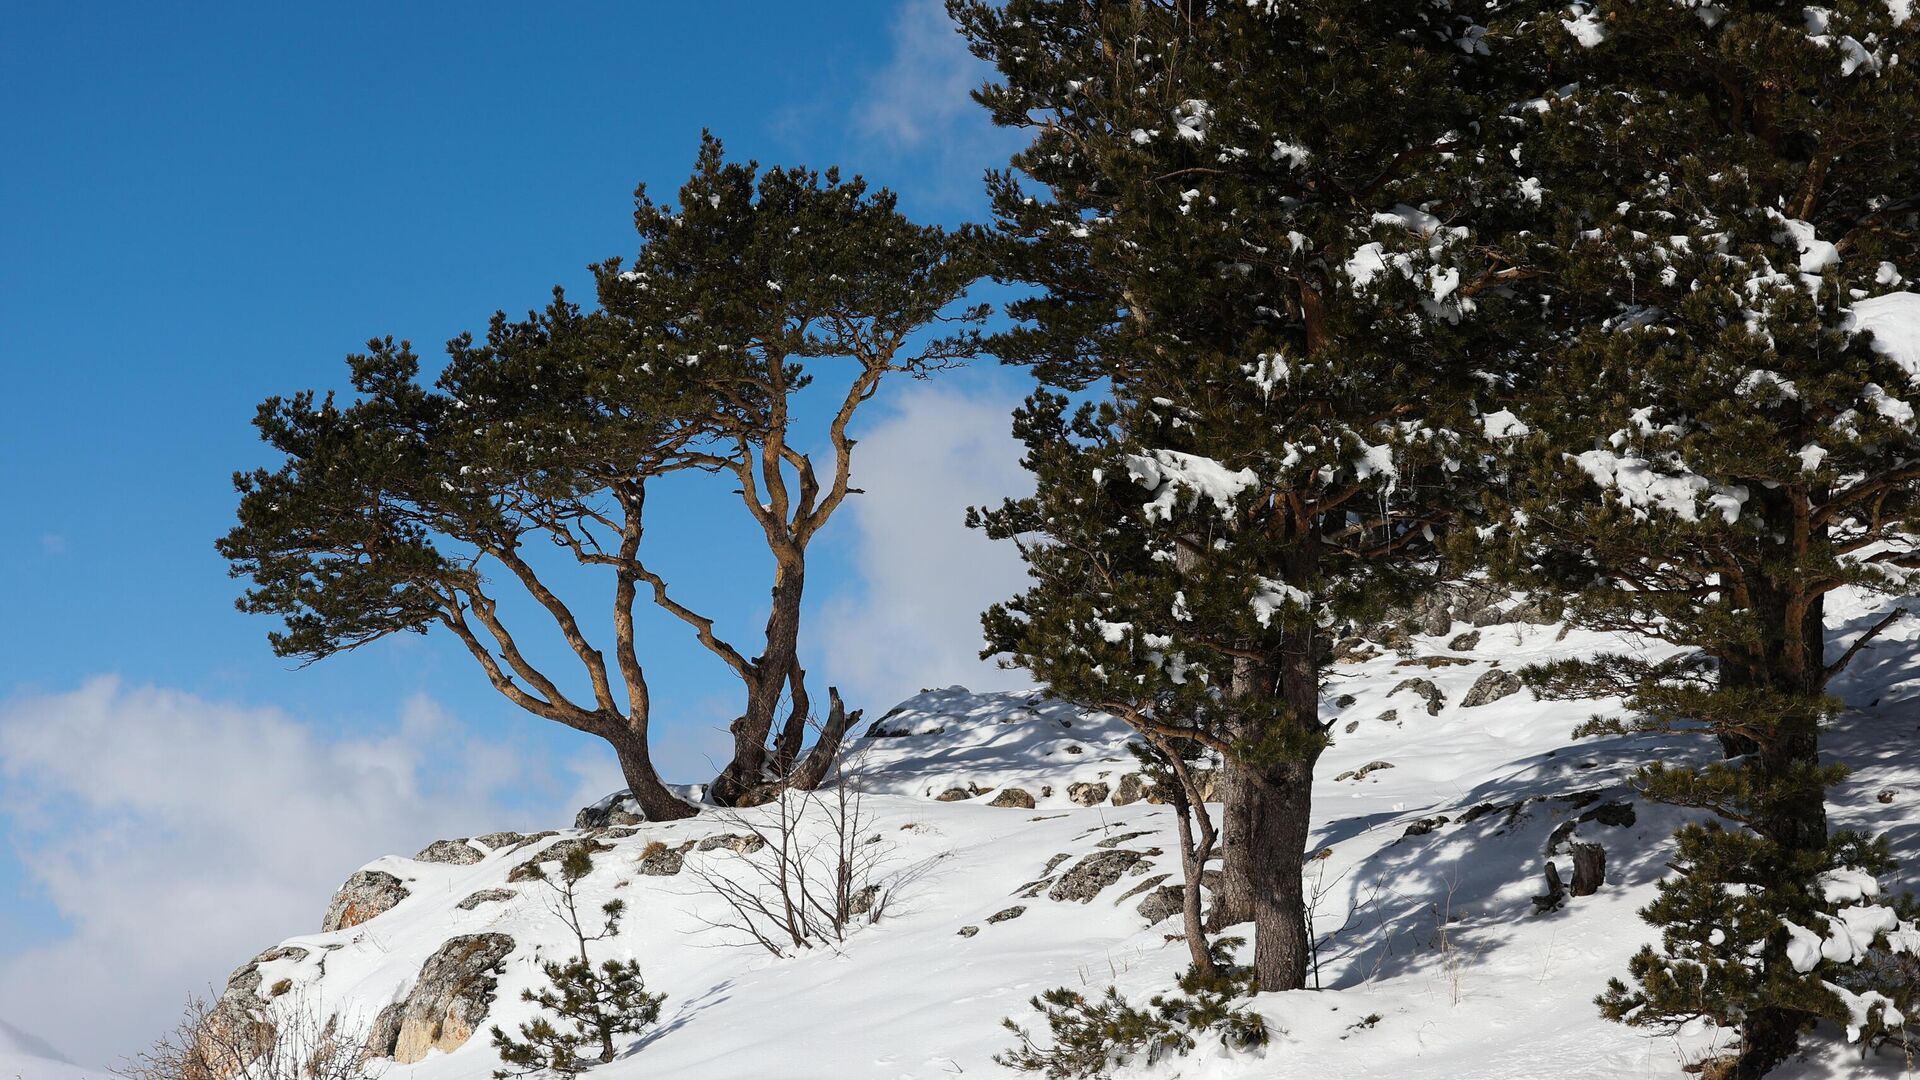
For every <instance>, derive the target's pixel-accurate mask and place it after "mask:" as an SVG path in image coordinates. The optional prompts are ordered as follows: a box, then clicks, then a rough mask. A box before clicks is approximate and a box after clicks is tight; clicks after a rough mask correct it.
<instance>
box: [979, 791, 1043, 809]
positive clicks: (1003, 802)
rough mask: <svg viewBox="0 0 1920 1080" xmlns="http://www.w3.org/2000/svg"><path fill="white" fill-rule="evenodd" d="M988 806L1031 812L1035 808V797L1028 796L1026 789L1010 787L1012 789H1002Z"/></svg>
mask: <svg viewBox="0 0 1920 1080" xmlns="http://www.w3.org/2000/svg"><path fill="white" fill-rule="evenodd" d="M987 805H988V806H1011V807H1014V808H1016V809H1020V810H1031V809H1033V807H1034V802H1033V796H1032V795H1030V794H1028V793H1027V791H1026V789H1024V788H1017V787H1010V788H1001V789H1000V793H999V794H997V795H995V796H994V797H993V801H992V802H990V803H988V804H987Z"/></svg>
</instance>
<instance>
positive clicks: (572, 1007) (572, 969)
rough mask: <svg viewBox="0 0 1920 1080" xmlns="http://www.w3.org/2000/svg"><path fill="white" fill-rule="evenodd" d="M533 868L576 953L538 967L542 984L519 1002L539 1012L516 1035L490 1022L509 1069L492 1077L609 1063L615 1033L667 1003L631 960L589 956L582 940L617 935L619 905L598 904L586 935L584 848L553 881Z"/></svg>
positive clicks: (641, 1022) (649, 1019)
mask: <svg viewBox="0 0 1920 1080" xmlns="http://www.w3.org/2000/svg"><path fill="white" fill-rule="evenodd" d="M533 870H534V876H535V877H536V878H537V879H538V880H540V881H544V882H546V883H547V885H548V886H550V887H551V888H552V889H553V893H554V901H555V905H554V911H555V914H556V915H558V916H559V918H560V920H561V921H562V922H564V923H565V924H566V926H567V929H568V930H570V931H572V933H573V936H574V938H575V941H576V942H577V944H578V947H579V952H578V954H577V955H575V956H572V957H569V958H568V959H566V960H549V961H546V962H545V963H543V964H541V965H540V970H541V971H542V972H543V973H544V974H545V975H546V977H547V986H546V987H544V988H542V989H540V990H537V991H536V990H532V989H528V990H523V991H521V994H520V996H521V999H522V1000H524V1001H528V1002H531V1003H533V1004H535V1005H538V1006H539V1007H540V1009H541V1011H542V1012H543V1013H545V1014H546V1015H542V1016H536V1017H534V1018H533V1019H532V1020H528V1021H526V1022H525V1023H523V1024H521V1025H520V1033H519V1036H518V1037H515V1036H512V1035H509V1034H507V1033H506V1031H504V1030H503V1029H501V1028H500V1026H499V1025H497V1024H496V1025H495V1026H494V1028H493V1048H494V1050H495V1051H496V1052H497V1053H498V1054H499V1055H500V1061H501V1064H503V1065H508V1066H511V1068H509V1069H502V1070H499V1071H496V1072H495V1073H494V1074H493V1075H494V1078H495V1080H507V1078H508V1077H513V1076H528V1075H532V1074H535V1073H540V1072H550V1073H554V1074H555V1075H559V1076H574V1075H577V1074H579V1073H581V1072H584V1071H586V1070H587V1069H588V1068H590V1067H591V1066H593V1065H597V1064H603V1063H605V1062H609V1061H612V1060H613V1055H614V1039H615V1037H616V1036H619V1035H628V1034H637V1033H639V1032H642V1031H645V1030H646V1029H647V1028H648V1027H651V1026H652V1025H653V1024H654V1023H655V1022H656V1021H658V1020H659V1019H660V1003H661V1002H663V1001H665V1000H666V995H665V994H650V993H648V992H647V987H646V983H645V981H644V980H643V979H642V978H641V976H640V964H639V962H638V961H634V960H627V961H624V962H622V961H617V960H603V961H601V963H600V965H599V966H598V967H595V966H594V964H593V960H592V958H591V957H589V956H588V954H587V944H588V943H589V942H593V941H603V940H606V939H607V938H611V937H614V936H615V935H617V934H619V932H620V920H621V917H622V916H623V915H624V914H625V913H626V905H625V903H624V902H622V901H620V900H609V901H607V903H606V904H604V905H602V906H601V909H600V914H601V925H600V929H599V931H598V932H596V933H593V934H588V933H587V932H586V929H585V926H584V924H583V921H582V917H581V912H580V908H579V890H578V887H579V884H580V882H581V881H582V880H583V879H584V878H586V877H587V876H588V875H589V874H591V873H593V856H591V855H589V854H588V853H587V851H586V849H585V848H574V849H572V850H570V851H569V852H568V853H567V855H566V857H565V858H564V859H563V860H562V861H561V864H560V880H559V881H554V880H553V879H552V878H550V877H548V876H547V875H546V874H545V872H544V871H542V870H541V868H540V867H539V865H538V864H535V866H534V868H533Z"/></svg>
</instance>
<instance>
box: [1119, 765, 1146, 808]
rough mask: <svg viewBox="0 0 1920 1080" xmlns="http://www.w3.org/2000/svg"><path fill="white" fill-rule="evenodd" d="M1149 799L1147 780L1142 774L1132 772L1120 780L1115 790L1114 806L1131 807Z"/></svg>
mask: <svg viewBox="0 0 1920 1080" xmlns="http://www.w3.org/2000/svg"><path fill="white" fill-rule="evenodd" d="M1146 797H1147V778H1146V776H1144V775H1143V774H1141V773H1137V772H1130V773H1128V774H1127V775H1125V776H1123V777H1121V778H1120V783H1119V785H1118V786H1116V787H1115V788H1114V789H1113V805H1115V806H1131V805H1133V804H1134V803H1137V802H1139V801H1140V800H1142V799H1144V798H1146Z"/></svg>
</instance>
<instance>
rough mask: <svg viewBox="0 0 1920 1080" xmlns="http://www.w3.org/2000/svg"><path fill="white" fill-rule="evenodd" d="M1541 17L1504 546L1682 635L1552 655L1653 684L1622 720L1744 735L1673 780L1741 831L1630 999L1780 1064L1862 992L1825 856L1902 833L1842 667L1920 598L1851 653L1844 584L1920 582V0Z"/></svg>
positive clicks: (1638, 967) (1608, 605)
mask: <svg viewBox="0 0 1920 1080" xmlns="http://www.w3.org/2000/svg"><path fill="white" fill-rule="evenodd" d="M1536 29H1537V30H1538V32H1539V37H1538V39H1537V40H1538V43H1539V44H1538V50H1539V52H1538V55H1540V56H1541V57H1542V58H1543V59H1544V60H1545V62H1546V66H1545V75H1546V78H1545V79H1544V80H1543V83H1542V86H1541V93H1540V95H1539V96H1538V97H1537V98H1536V99H1534V100H1532V101H1529V102H1526V103H1524V104H1522V105H1521V106H1519V107H1518V108H1517V109H1516V110H1515V111H1514V113H1513V116H1512V117H1511V118H1509V120H1508V121H1507V122H1508V123H1514V122H1517V120H1518V118H1521V117H1528V118H1531V119H1529V120H1528V121H1527V122H1528V123H1529V124H1533V125H1537V126H1536V127H1535V128H1534V134H1533V135H1532V136H1530V138H1529V141H1528V144H1527V145H1526V147H1525V148H1524V150H1523V151H1522V154H1521V159H1520V161H1521V164H1520V168H1521V171H1522V172H1523V173H1524V174H1525V175H1526V177H1527V178H1528V179H1527V182H1528V184H1529V185H1530V187H1531V188H1532V189H1533V190H1534V191H1536V192H1538V193H1539V195H1540V198H1541V199H1542V200H1543V205H1544V206H1545V208H1546V216H1547V217H1549V218H1550V219H1551V221H1552V224H1551V225H1550V226H1549V227H1548V228H1546V229H1545V230H1544V231H1542V232H1541V233H1539V234H1537V235H1536V236H1535V237H1533V238H1532V239H1533V241H1534V243H1533V246H1532V247H1531V249H1530V250H1528V251H1526V252H1525V256H1524V257H1525V258H1527V259H1528V261H1529V264H1530V265H1533V266H1534V267H1536V268H1537V269H1538V270H1539V271H1540V276H1539V277H1538V278H1537V279H1536V281H1535V282H1534V283H1533V284H1534V287H1535V291H1536V292H1537V293H1539V294H1540V296H1541V297H1542V307H1541V312H1542V322H1543V324H1545V325H1546V326H1548V327H1549V328H1550V332H1551V334H1552V336H1553V337H1554V341H1553V342H1552V344H1551V345H1549V346H1547V347H1545V348H1544V349H1543V350H1542V351H1541V353H1540V354H1539V359H1538V363H1537V364H1536V365H1533V367H1532V370H1531V373H1530V374H1529V375H1528V376H1527V377H1526V378H1525V379H1523V384H1524V386H1525V391H1524V392H1523V394H1522V395H1521V402H1520V404H1519V405H1517V406H1516V411H1517V415H1515V414H1513V413H1506V414H1497V415H1499V417H1500V419H1499V421H1498V422H1497V423H1490V424H1489V425H1488V427H1487V429H1486V434H1487V435H1488V436H1491V437H1494V439H1495V441H1496V442H1497V443H1503V444H1505V445H1507V446H1509V447H1510V448H1511V456H1510V460H1511V461H1512V462H1513V463H1514V464H1515V465H1516V467H1517V470H1518V471H1517V479H1518V480H1520V481H1521V482H1519V483H1516V484H1515V485H1514V486H1512V487H1509V488H1494V489H1490V490H1491V493H1492V494H1494V495H1496V496H1502V497H1501V498H1495V499H1494V500H1493V503H1494V506H1495V510H1494V520H1493V522H1492V523H1491V524H1490V525H1489V526H1488V527H1487V528H1486V529H1485V530H1483V532H1482V534H1481V537H1482V540H1481V543H1482V544H1483V545H1484V547H1483V549H1482V552H1483V554H1487V555H1490V556H1491V557H1492V558H1493V559H1494V561H1495V562H1496V563H1497V564H1499V565H1500V566H1501V568H1502V569H1503V570H1504V571H1505V572H1506V574H1507V575H1508V576H1509V577H1510V579H1512V580H1515V581H1518V582H1520V583H1522V584H1526V585H1528V586H1530V587H1533V588H1538V589H1546V590H1552V591H1557V592H1559V593H1561V594H1563V595H1565V596H1566V597H1568V599H1569V601H1570V604H1569V612H1570V615H1571V617H1572V618H1573V619H1575V620H1577V621H1578V622H1580V623H1582V624H1584V625H1587V626H1591V627H1599V628H1615V629H1619V630H1624V631H1631V632H1633V633H1636V634H1641V635H1645V636H1647V637H1650V638H1653V639H1656V640H1659V641H1664V642H1668V643H1671V644H1672V645H1675V646H1678V647H1680V648H1681V649H1682V650H1683V651H1682V652H1681V653H1680V654H1679V655H1678V657H1677V658H1675V659H1671V660H1662V661H1654V660H1650V659H1647V658H1645V657H1644V656H1638V655H1618V656H1602V657H1597V658H1594V659H1592V660H1590V661H1580V662H1568V663H1563V664H1558V665H1554V666H1552V667H1550V668H1548V669H1546V670H1544V671H1542V672H1538V673H1537V676H1538V678H1539V682H1540V685H1541V686H1542V687H1543V688H1544V689H1545V690H1547V691H1548V692H1559V693H1583V694H1591V695H1593V696H1608V695H1616V694H1617V695H1621V696H1623V697H1624V698H1625V699H1626V705H1627V716H1628V717H1629V719H1626V720H1621V721H1616V722H1613V723H1610V724H1602V725H1599V726H1600V727H1603V728H1604V727H1612V728H1615V729H1619V728H1627V729H1635V730H1661V731H1674V730H1690V731H1698V732H1700V733H1702V734H1707V735H1711V736H1714V737H1716V738H1717V739H1718V740H1719V743H1720V745H1721V747H1723V748H1724V753H1725V756H1726V757H1727V758H1728V759H1729V760H1727V761H1725V762H1721V763H1715V764H1712V765H1709V766H1706V767H1702V768H1693V767H1682V766H1674V767H1670V768H1657V767H1656V768H1653V769H1650V770H1648V771H1647V772H1646V773H1645V774H1644V776H1643V777H1642V783H1643V784H1644V786H1645V790H1646V792H1647V794H1648V795H1650V796H1651V797H1653V798H1656V799H1661V800H1665V801H1668V802H1672V803H1676V804H1679V805H1683V806H1690V807H1698V808H1702V809H1705V810H1709V811H1712V812H1713V814H1715V815H1717V816H1718V818H1720V819H1721V821H1722V822H1723V823H1724V826H1725V827H1721V824H1720V823H1709V824H1705V825H1697V826H1691V827H1689V828H1687V829H1685V830H1684V831H1683V832H1682V833H1681V835H1680V838H1679V840H1680V852H1681V855H1680V863H1679V868H1678V873H1677V875H1676V876H1675V877H1673V878H1671V879H1670V880H1669V881H1667V882H1666V883H1665V884H1664V885H1663V889H1662V898H1661V900H1660V901H1659V902H1658V903H1656V904H1655V905H1654V906H1653V907H1652V908H1650V909H1649V910H1648V911H1647V913H1646V914H1647V917H1648V918H1649V920H1650V921H1653V922H1655V923H1656V924H1658V925H1660V926H1662V927H1663V929H1664V930H1665V932H1666V936H1665V944H1664V947H1663V950H1662V951H1661V952H1660V953H1655V952H1653V951H1651V950H1650V951H1648V952H1647V953H1645V954H1643V955H1642V956H1641V958H1640V959H1638V960H1636V961H1635V963H1634V972H1633V973H1634V976H1635V978H1636V982H1637V986H1636V987H1635V988H1634V989H1631V990H1630V989H1628V988H1627V987H1626V986H1625V985H1624V984H1616V986H1615V988H1614V989H1613V990H1612V991H1611V992H1609V993H1608V994H1607V995H1606V996H1605V998H1604V999H1603V1001H1602V1005H1603V1008H1604V1010H1605V1011H1606V1012H1607V1014H1608V1015H1610V1016H1613V1017H1615V1018H1617V1019H1624V1020H1627V1021H1629V1022H1632V1023H1640V1024H1678V1023H1680V1022H1683V1021H1686V1020H1689V1019H1692V1018H1695V1017H1707V1018H1711V1019H1713V1020H1716V1021H1718V1022H1721V1023H1723V1024H1728V1025H1734V1026H1738V1028H1739V1029H1740V1033H1741V1041H1740V1048H1739V1060H1738V1061H1737V1063H1735V1065H1734V1066H1733V1071H1732V1072H1731V1073H1729V1074H1728V1075H1730V1076H1739V1077H1754V1076H1759V1075H1762V1074H1763V1073H1765V1072H1766V1071H1767V1070H1768V1069H1770V1068H1771V1067H1772V1066H1773V1065H1775V1064H1777V1063H1779V1062H1780V1061H1782V1060H1783V1059H1784V1058H1785V1057H1786V1056H1787V1055H1788V1054H1789V1053H1790V1052H1791V1051H1792V1049H1793V1047H1794V1046H1795V1042H1796V1038H1797V1035H1798V1032H1800V1031H1801V1030H1802V1029H1803V1028H1804V1027H1805V1026H1807V1025H1808V1024H1809V1023H1810V1022H1811V1021H1812V1020H1813V1019H1815V1018H1816V1017H1821V1016H1826V1017H1833V1018H1838V1019H1845V1018H1846V1016H1847V1013H1848V1009H1847V1008H1846V1007H1845V1006H1844V1005H1843V1001H1842V998H1841V996H1840V995H1838V994H1837V993H1836V992H1835V991H1834V990H1833V989H1832V986H1833V983H1832V981H1831V980H1832V979H1833V978H1834V976H1833V974H1832V973H1831V972H1829V971H1826V970H1825V969H1820V970H1815V969H1813V968H1812V967H1811V966H1808V965H1802V964H1800V963H1798V962H1797V961H1795V960H1794V959H1792V958H1790V956H1789V946H1790V945H1791V943H1792V940H1793V937H1792V935H1791V934H1790V932H1789V929H1788V927H1787V923H1789V922H1792V923H1795V924H1796V925H1816V926H1817V925H1820V923H1819V921H1818V918H1817V915H1816V913H1817V912H1820V911H1826V910H1830V908H1831V904H1830V895H1829V894H1830V893H1831V890H1830V889H1826V888H1824V886H1823V882H1828V881H1830V880H1831V879H1830V878H1828V877H1823V875H1827V874H1829V873H1830V872H1833V871H1836V870H1844V869H1846V868H1849V867H1850V868H1852V869H1854V870H1866V871H1875V870H1878V869H1881V868H1882V867H1883V866H1884V861H1885V860H1884V858H1883V857H1881V856H1876V855H1875V853H1874V851H1875V849H1874V848H1873V847H1872V846H1871V845H1869V844H1866V843H1865V842H1864V841H1862V840H1861V839H1860V838H1858V837H1849V836H1834V837H1831V838H1830V837H1829V835H1828V829H1827V821H1826V811H1825V803H1824V793H1825V788H1826V786H1827V785H1828V784H1829V783H1831V782H1832V780H1833V779H1834V778H1835V776H1836V769H1835V767H1833V766H1831V765H1830V764H1828V763H1826V762H1824V761H1823V759H1822V758H1821V754H1820V731H1821V727H1822V724H1823V721H1824V720H1826V719H1827V718H1828V717H1829V716H1830V715H1831V714H1832V712H1833V711H1834V710H1835V709H1836V708H1837V703H1836V702H1835V701H1834V700H1833V699H1831V698H1830V697H1829V696H1827V687H1828V685H1829V683H1830V682H1831V681H1832V680H1833V679H1834V678H1835V676H1837V675H1838V674H1840V673H1841V672H1842V671H1843V670H1845V669H1846V668H1847V666H1848V664H1849V663H1850V662H1852V661H1854V660H1855V659H1856V657H1857V656H1858V654H1859V651H1860V650H1861V649H1862V648H1863V647H1866V646H1868V645H1869V644H1870V643H1871V642H1872V640H1873V639H1874V637H1875V635H1877V634H1879V633H1880V632H1881V631H1882V630H1884V629H1885V628H1886V626H1887V625H1888V624H1889V622H1891V621H1892V620H1893V619H1895V618H1898V617H1899V615H1900V614H1901V612H1900V611H1899V610H1897V609H1896V610H1895V611H1893V612H1892V613H1891V614H1888V615H1887V616H1886V617H1885V619H1882V620H1880V621H1878V622H1876V623H1874V624H1872V625H1862V626H1851V627H1846V628H1844V629H1845V631H1846V632H1847V633H1846V637H1847V639H1848V640H1847V644H1846V645H1845V646H1844V647H1841V648H1838V649H1834V650H1830V649H1828V648H1827V645H1826V640H1827V637H1826V635H1827V633H1828V631H1829V627H1828V625H1827V621H1826V619H1825V618H1824V600H1825V598H1826V597H1827V596H1829V595H1830V594H1831V593H1833V591H1834V590H1836V589H1839V588H1842V587H1848V586H1851V587H1857V588H1864V589H1869V590H1882V591H1886V592H1891V593H1905V592H1907V591H1909V589H1910V586H1909V584H1908V577H1907V574H1906V572H1905V571H1907V570H1908V569H1910V568H1912V567H1914V566H1916V565H1920V552H1916V550H1915V546H1914V543H1913V539H1912V533H1913V530H1914V528H1915V526H1916V525H1920V500H1917V499H1916V496H1920V487H1916V485H1917V484H1920V435H1917V434H1916V431H1915V426H1914V409H1913V405H1912V404H1911V403H1910V399H1911V398H1912V397H1913V396H1914V394H1915V390H1916V388H1915V381H1916V376H1920V294H1916V293H1913V292H1910V291H1907V283H1908V281H1909V279H1910V277H1911V276H1912V275H1914V274H1916V273H1920V155H1916V154H1915V153H1914V150H1913V123H1914V117H1915V116H1916V115H1920V76H1916V73H1915V67H1914V63H1913V61H1914V60H1915V59H1916V58H1920V21H1916V20H1915V19H1914V18H1912V17H1911V16H1910V13H1909V11H1908V10H1907V7H1906V5H1904V4H1899V3H1883V2H1882V0H1859V2H1843V3H1836V4H1833V5H1830V6H1826V7H1817V8H1816V7H1804V6H1802V5H1798V4H1794V5H1786V4H1773V3H1723V4H1716V5H1713V6H1710V7H1709V6H1705V5H1692V4H1677V3H1675V4H1669V3H1653V4H1628V3H1618V4H1616V3H1600V4H1595V5H1576V7H1575V8H1574V9H1572V10H1569V11H1568V12H1566V13H1564V14H1563V15H1556V16H1555V17H1552V18H1549V19H1546V20H1542V21H1540V22H1539V23H1537V24H1536ZM1525 243H1526V241H1525V240H1522V241H1518V242H1517V244H1520V245H1524V244H1525Z"/></svg>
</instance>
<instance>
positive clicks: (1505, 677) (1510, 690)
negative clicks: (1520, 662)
mask: <svg viewBox="0 0 1920 1080" xmlns="http://www.w3.org/2000/svg"><path fill="white" fill-rule="evenodd" d="M1519 692H1520V676H1518V675H1515V674H1514V673H1513V672H1511V671H1506V670H1503V669H1501V668H1493V669H1492V670H1490V671H1488V672H1487V673H1486V674H1485V675H1482V676H1480V677H1479V678H1478V679H1476V680H1474V684H1473V688H1472V689H1471V690H1468V691H1467V696H1466V697H1464V698H1462V699H1460V707H1461V708H1463V709H1471V708H1475V707H1476V706H1480V705H1490V704H1492V703H1493V702H1496V701H1499V700H1500V699H1501V698H1503V697H1508V696H1511V695H1513V694H1517V693H1519Z"/></svg>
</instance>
